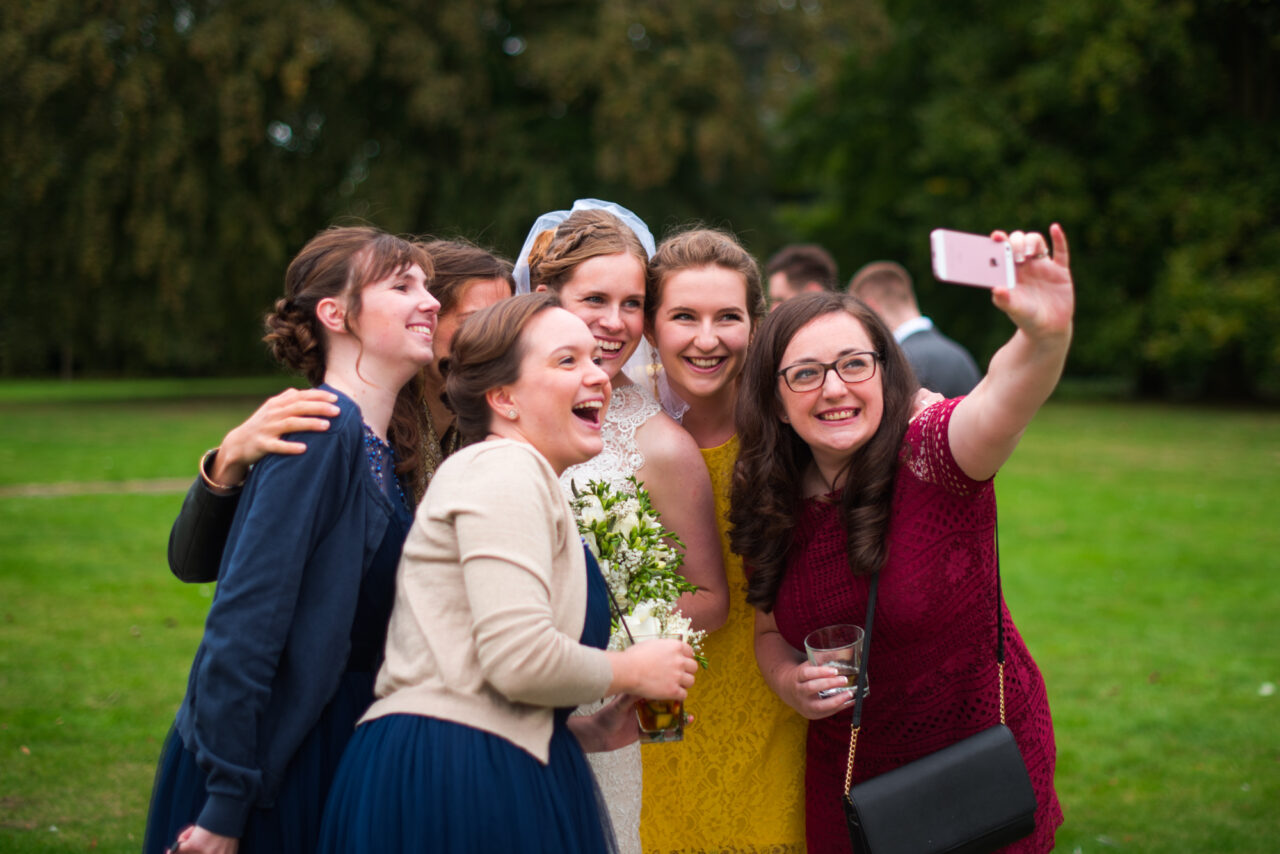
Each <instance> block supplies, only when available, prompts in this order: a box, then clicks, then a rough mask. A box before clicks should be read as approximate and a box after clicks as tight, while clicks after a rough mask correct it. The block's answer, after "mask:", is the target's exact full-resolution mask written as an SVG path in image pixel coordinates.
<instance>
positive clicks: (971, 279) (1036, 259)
mask: <svg viewBox="0 0 1280 854" xmlns="http://www.w3.org/2000/svg"><path fill="white" fill-rule="evenodd" d="M1049 236H1050V238H1051V240H1052V244H1053V246H1052V250H1051V249H1050V245H1049V241H1046V240H1045V237H1044V235H1042V234H1040V233H1038V232H1026V231H1013V232H1004V231H994V232H992V233H991V236H990V237H984V236H982V235H979V234H966V233H964V232H959V231H950V230H947V229H935V230H934V231H933V232H931V233H930V235H929V240H930V255H931V257H932V260H933V272H934V276H935V277H936V278H937V279H939V280H940V281H944V282H951V283H953V284H962V285H971V286H974V287H983V288H990V289H991V292H992V293H991V301H992V303H994V304H995V306H996V307H997V308H999V309H1000V310H1001V311H1003V312H1005V313H1006V314H1008V315H1009V318H1010V319H1011V320H1012V321H1013V322H1014V323H1015V324H1017V325H1018V327H1019V328H1020V329H1023V330H1024V331H1026V332H1027V333H1028V334H1030V335H1032V336H1033V337H1038V336H1040V335H1055V334H1062V333H1064V332H1069V331H1070V329H1071V315H1072V313H1073V311H1074V306H1075V299H1074V294H1073V290H1072V282H1071V270H1070V267H1069V266H1068V265H1069V250H1068V247H1067V236H1066V234H1065V233H1064V232H1063V230H1062V227H1061V226H1060V225H1058V224H1057V223H1055V224H1054V225H1052V226H1051V227H1050V229H1049Z"/></svg>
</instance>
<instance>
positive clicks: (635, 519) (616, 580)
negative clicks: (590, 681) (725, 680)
mask: <svg viewBox="0 0 1280 854" xmlns="http://www.w3.org/2000/svg"><path fill="white" fill-rule="evenodd" d="M627 482H628V483H629V484H630V485H631V487H632V491H631V492H630V493H627V492H624V491H619V490H618V489H615V488H614V487H613V486H611V485H609V484H608V483H605V482H602V481H598V480H593V481H590V482H588V483H587V485H586V488H585V489H581V490H580V489H579V488H578V486H577V484H576V483H575V484H574V485H573V495H574V498H573V501H572V506H573V514H574V517H575V518H576V519H577V521H578V532H579V533H580V534H582V538H583V540H585V541H586V544H587V548H589V549H591V553H592V554H593V555H595V558H596V561H597V562H598V563H599V564H600V570H601V572H602V573H604V578H605V581H606V583H608V585H609V590H610V592H611V593H612V594H613V598H614V600H615V601H616V602H617V604H618V608H619V609H620V610H621V611H622V614H623V615H624V619H625V620H626V627H625V628H624V627H623V626H620V625H619V624H618V620H617V616H616V615H615V616H614V619H613V634H612V636H611V637H610V639H609V648H610V649H621V648H622V647H624V646H625V645H626V644H627V638H628V631H627V630H628V629H629V630H630V635H631V636H659V637H660V636H669V637H674V636H679V637H683V638H684V639H685V641H686V642H687V643H688V644H689V645H690V646H692V647H693V650H694V654H695V655H696V656H697V658H698V661H699V663H700V664H702V666H703V667H706V666H707V662H706V659H705V658H703V656H702V640H703V637H704V636H705V632H701V631H695V630H693V629H692V628H691V626H690V622H689V619H688V618H687V617H685V616H684V615H683V614H682V613H680V609H679V608H677V607H676V604H675V603H676V600H677V599H679V598H680V595H681V594H683V593H693V592H694V591H696V590H697V589H698V587H697V585H695V584H692V583H690V582H689V581H688V580H687V579H686V578H685V577H684V576H683V575H681V574H680V571H679V570H680V567H681V565H682V564H683V563H684V554H683V549H684V544H683V543H682V542H680V538H679V537H677V536H676V535H675V534H673V533H672V532H670V531H668V530H667V529H666V528H664V527H663V526H662V521H661V518H660V516H659V515H658V512H657V511H656V510H654V509H653V505H652V504H650V503H649V492H648V490H646V489H645V488H644V487H642V486H641V485H640V484H639V483H638V482H637V481H636V479H635V478H634V477H629V478H627Z"/></svg>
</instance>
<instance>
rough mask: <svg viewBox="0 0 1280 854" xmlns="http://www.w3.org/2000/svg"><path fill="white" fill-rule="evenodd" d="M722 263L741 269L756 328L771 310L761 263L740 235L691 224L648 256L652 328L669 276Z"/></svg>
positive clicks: (647, 297)
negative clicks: (762, 281)
mask: <svg viewBox="0 0 1280 854" xmlns="http://www.w3.org/2000/svg"><path fill="white" fill-rule="evenodd" d="M702 267H723V268H725V269H726V270H732V271H733V272H735V273H740V274H741V275H742V278H743V279H744V280H745V281H746V285H747V313H748V314H749V315H750V318H751V327H752V328H753V329H754V328H755V326H756V323H757V322H758V321H759V320H760V318H762V317H764V315H765V313H766V312H767V311H768V305H767V304H766V303H765V298H764V289H763V288H762V287H761V286H760V267H759V265H757V264H756V259H754V258H752V257H751V253H749V252H748V251H747V250H745V249H743V248H742V244H741V243H739V242H738V239H737V238H736V237H734V236H733V235H732V234H729V233H728V232H724V231H719V230H717V229H714V228H701V227H696V226H695V227H692V228H689V229H687V230H685V231H680V232H677V233H675V234H673V235H671V236H670V237H668V238H667V239H665V240H663V241H662V243H660V244H658V249H657V251H656V252H654V253H653V257H652V258H650V259H649V275H648V277H647V279H646V282H645V294H644V319H645V325H646V327H647V328H649V329H653V320H654V317H655V316H656V314H657V311H658V304H659V303H660V302H662V287H663V285H665V284H666V282H667V279H669V278H671V277H672V276H673V275H675V274H676V273H679V272H680V271H682V270H697V269H699V268H702Z"/></svg>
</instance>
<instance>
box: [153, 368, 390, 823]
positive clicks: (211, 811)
mask: <svg viewBox="0 0 1280 854" xmlns="http://www.w3.org/2000/svg"><path fill="white" fill-rule="evenodd" d="M326 388H328V387H326ZM328 390H329V391H335V390H334V389H332V388H328ZM338 406H339V408H340V409H341V410H342V411H341V414H339V415H338V417H336V418H334V419H332V420H331V422H330V425H329V429H328V430H327V431H325V432H323V433H297V434H293V435H291V436H290V437H289V438H290V439H292V440H293V441H298V442H305V443H306V445H307V451H306V453H304V454H301V455H297V456H279V455H271V456H268V457H266V458H264V459H263V460H262V461H261V462H259V463H258V464H257V465H255V466H254V467H253V471H252V473H251V474H250V475H249V479H248V481H247V482H246V483H245V487H244V491H243V493H242V494H241V496H240V500H239V506H238V507H237V508H236V514H235V519H234V521H233V522H232V525H231V531H230V534H229V536H228V540H227V547H226V551H225V552H224V553H223V556H222V565H221V568H220V569H219V572H218V588H217V592H216V594H215V596H214V600H213V605H212V606H211V607H210V609H209V617H208V619H207V621H206V622H205V630H204V638H203V639H202V640H201V642H200V647H199V649H198V650H197V651H196V657H195V662H194V663H193V664H192V667H191V675H190V678H189V679H188V682H187V694H186V697H185V698H184V699H183V701H182V706H181V708H180V709H179V710H178V717H177V722H176V724H175V725H176V727H177V729H178V733H179V734H180V735H181V737H182V741H183V744H185V745H186V747H187V748H188V749H189V750H191V751H192V752H193V753H195V755H196V760H197V761H198V762H199V764H200V767H201V768H203V769H204V770H205V771H206V772H207V773H208V783H207V788H208V792H209V798H208V800H207V801H206V803H205V807H204V809H203V810H202V811H201V813H200V817H199V819H197V822H196V823H197V824H199V825H200V826H201V827H203V828H205V829H207V830H210V831H213V832H214V833H220V834H223V835H225V836H235V837H239V836H240V835H241V834H242V832H243V829H244V824H245V821H246V819H247V817H248V815H249V812H250V810H251V809H252V808H253V807H254V806H270V805H271V804H272V803H274V799H275V794H276V791H277V790H278V788H279V785H280V781H281V778H282V776H283V773H284V770H285V767H286V766H287V765H288V763H289V760H290V759H291V758H292V757H293V754H294V752H295V751H296V750H297V748H298V746H299V745H300V744H301V743H302V740H303V739H304V737H305V736H306V735H307V733H308V731H309V730H310V729H311V727H312V726H314V725H315V723H316V721H317V720H318V719H319V717H320V713H321V712H322V711H323V709H324V707H325V705H326V704H327V703H328V702H329V700H330V699H332V697H333V694H334V692H335V691H336V690H337V686H338V681H339V679H340V678H341V676H342V672H343V670H344V668H345V665H346V661H347V656H348V654H349V651H350V633H351V625H352V620H353V618H354V615H355V608H356V600H357V594H358V592H359V589H360V581H361V578H362V576H363V574H364V571H365V570H367V569H368V567H369V565H370V562H371V561H372V559H373V556H374V554H375V553H376V552H377V550H378V547H379V545H380V544H381V542H382V539H383V536H384V534H385V533H386V530H387V525H388V522H389V521H390V519H391V517H392V512H393V510H392V506H391V503H390V501H389V500H388V499H387V498H386V496H384V495H383V494H382V491H381V490H380V489H379V488H378V486H377V485H376V483H375V481H374V479H373V477H372V475H371V474H370V471H369V462H368V457H367V456H366V454H365V451H364V432H363V422H362V421H361V416H360V410H359V408H358V407H357V406H356V404H355V403H354V402H353V401H352V400H351V399H350V398H348V397H347V396H346V395H343V394H341V393H339V394H338ZM370 700H371V701H372V697H371V698H370Z"/></svg>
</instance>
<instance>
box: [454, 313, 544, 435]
mask: <svg viewBox="0 0 1280 854" xmlns="http://www.w3.org/2000/svg"><path fill="white" fill-rule="evenodd" d="M559 305H560V298H559V297H557V296H556V295H555V294H554V293H548V292H546V291H536V292H534V293H531V294H521V295H520V296H515V297H512V298H511V299H505V300H503V301H502V302H498V303H494V304H493V305H491V306H489V307H488V308H483V309H481V310H480V311H477V312H476V313H475V314H473V315H471V317H470V318H469V319H468V320H467V322H466V323H464V324H463V325H462V328H461V329H459V330H458V334H457V336H455V337H454V339H453V351H452V353H451V354H450V356H449V359H448V361H447V362H446V363H445V364H444V365H442V367H443V368H444V374H445V386H444V388H445V396H446V398H447V399H448V401H449V406H450V408H452V409H453V412H454V414H455V415H456V416H457V418H458V432H459V433H460V434H461V435H462V440H463V441H464V442H467V443H470V442H477V441H479V440H480V439H483V438H484V437H485V435H486V434H488V432H489V428H490V425H491V424H492V420H493V410H492V409H491V407H490V406H489V401H488V400H487V399H486V398H485V394H486V393H487V392H488V391H489V390H490V389H494V388H497V387H498V386H503V385H508V384H510V383H514V382H516V381H517V380H519V379H520V362H521V361H522V360H523V359H524V353H525V346H524V331H525V329H526V328H527V327H528V326H529V321H531V320H532V319H533V318H534V317H535V316H537V315H538V314H540V313H541V312H543V311H546V310H547V309H549V308H556V307H557V306H559Z"/></svg>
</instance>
